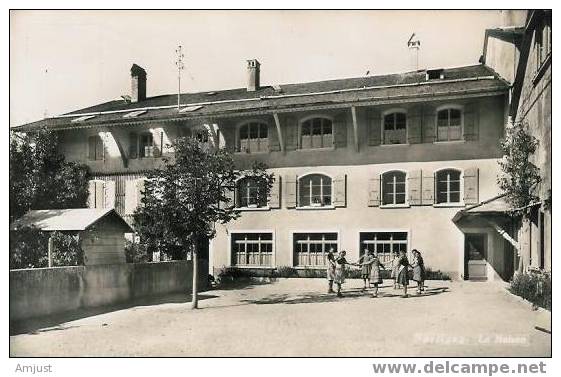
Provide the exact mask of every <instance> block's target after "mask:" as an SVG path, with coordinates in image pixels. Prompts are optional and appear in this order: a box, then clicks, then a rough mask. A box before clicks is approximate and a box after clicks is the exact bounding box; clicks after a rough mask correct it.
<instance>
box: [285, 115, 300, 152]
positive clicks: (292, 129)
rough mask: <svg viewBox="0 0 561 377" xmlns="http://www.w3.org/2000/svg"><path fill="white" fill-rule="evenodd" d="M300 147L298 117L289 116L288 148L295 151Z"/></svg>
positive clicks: (287, 121) (287, 120) (287, 125)
mask: <svg viewBox="0 0 561 377" xmlns="http://www.w3.org/2000/svg"><path fill="white" fill-rule="evenodd" d="M296 149H298V123H297V122H296V118H294V117H293V116H288V117H287V118H286V150H287V151H294V150H296Z"/></svg>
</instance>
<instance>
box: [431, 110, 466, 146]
mask: <svg viewBox="0 0 561 377" xmlns="http://www.w3.org/2000/svg"><path fill="white" fill-rule="evenodd" d="M461 138H462V111H461V110H460V109H444V110H440V111H439V112H438V138H437V139H438V141H452V140H461Z"/></svg>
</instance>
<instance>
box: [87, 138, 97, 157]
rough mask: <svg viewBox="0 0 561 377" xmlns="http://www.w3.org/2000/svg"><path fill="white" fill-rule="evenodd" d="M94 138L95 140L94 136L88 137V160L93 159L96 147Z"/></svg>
mask: <svg viewBox="0 0 561 377" xmlns="http://www.w3.org/2000/svg"><path fill="white" fill-rule="evenodd" d="M95 140H96V137H95V136H90V137H88V160H90V161H93V160H95V149H96V143H95Z"/></svg>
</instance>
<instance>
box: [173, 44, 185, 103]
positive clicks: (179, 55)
mask: <svg viewBox="0 0 561 377" xmlns="http://www.w3.org/2000/svg"><path fill="white" fill-rule="evenodd" d="M175 55H176V60H175V65H176V66H177V111H179V105H180V101H181V71H182V70H183V69H185V64H183V58H185V55H184V54H183V49H182V47H181V45H179V46H177V48H176V49H175Z"/></svg>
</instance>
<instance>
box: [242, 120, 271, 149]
mask: <svg viewBox="0 0 561 377" xmlns="http://www.w3.org/2000/svg"><path fill="white" fill-rule="evenodd" d="M239 148H240V149H239V150H240V152H247V153H255V152H266V151H268V150H269V136H268V126H267V125H266V124H264V123H247V124H244V125H243V126H241V127H240V147H239Z"/></svg>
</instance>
